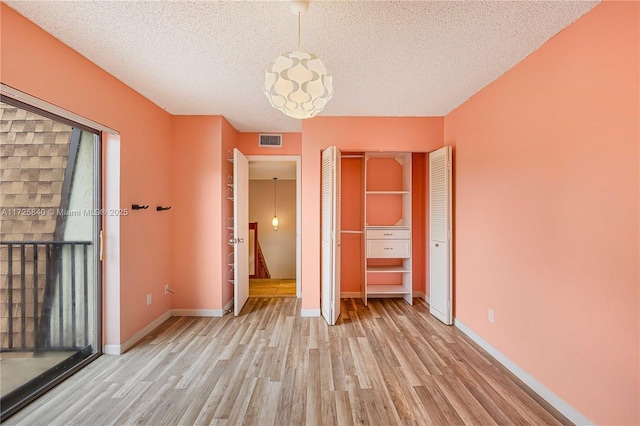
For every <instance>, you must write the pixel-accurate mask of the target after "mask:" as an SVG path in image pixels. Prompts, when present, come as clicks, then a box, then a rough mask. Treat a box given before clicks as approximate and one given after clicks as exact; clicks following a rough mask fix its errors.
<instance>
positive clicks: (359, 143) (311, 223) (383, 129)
mask: <svg viewBox="0 0 640 426" xmlns="http://www.w3.org/2000/svg"><path fill="white" fill-rule="evenodd" d="M443 137H444V118H442V117H315V118H312V119H309V120H304V121H303V122H302V283H301V284H302V309H303V313H305V312H306V313H308V314H309V315H311V314H313V313H318V312H319V310H320V154H321V151H322V150H323V149H325V148H327V147H328V146H332V145H335V146H337V147H338V148H339V149H341V150H349V151H360V152H363V151H414V152H430V151H433V150H435V149H438V148H440V147H442V146H443ZM414 237H415V234H414Z"/></svg>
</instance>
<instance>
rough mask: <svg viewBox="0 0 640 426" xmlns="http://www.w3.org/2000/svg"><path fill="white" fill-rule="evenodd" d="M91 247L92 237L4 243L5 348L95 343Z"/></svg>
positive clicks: (1, 321) (1, 348)
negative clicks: (92, 333)
mask: <svg viewBox="0 0 640 426" xmlns="http://www.w3.org/2000/svg"><path fill="white" fill-rule="evenodd" d="M92 250H93V247H92V243H91V242H89V241H2V242H0V261H1V269H2V272H1V273H0V278H1V280H2V281H0V295H2V297H1V298H0V305H1V309H0V352H27V351H29V352H30V351H33V352H40V351H67V350H78V349H82V348H85V347H87V346H88V345H89V344H90V341H91V338H92V337H93V336H91V335H90V333H91V329H90V326H91V324H92V319H91V318H92V315H93V314H94V313H93V312H92V308H91V303H89V301H90V300H92V298H93V297H95V295H94V294H93V292H94V291H95V289H94V288H93V286H92V285H91V279H90V278H91V277H92V276H93V264H92V262H91V261H90V259H92Z"/></svg>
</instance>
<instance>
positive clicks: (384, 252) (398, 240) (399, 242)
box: [367, 228, 411, 259]
mask: <svg viewBox="0 0 640 426" xmlns="http://www.w3.org/2000/svg"><path fill="white" fill-rule="evenodd" d="M367 257H370V258H396V259H406V258H409V257H411V230H409V229H392V228H386V229H367Z"/></svg>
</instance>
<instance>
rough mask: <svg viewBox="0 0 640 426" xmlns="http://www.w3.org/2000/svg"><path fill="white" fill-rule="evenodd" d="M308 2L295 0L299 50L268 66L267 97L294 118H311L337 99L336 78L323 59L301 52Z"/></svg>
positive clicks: (294, 10) (292, 7)
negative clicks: (334, 89) (302, 32)
mask: <svg viewBox="0 0 640 426" xmlns="http://www.w3.org/2000/svg"><path fill="white" fill-rule="evenodd" d="M308 8H309V2H308V1H293V2H292V4H291V10H292V11H293V12H294V13H296V14H297V15H298V50H296V51H293V52H286V53H283V54H282V55H280V56H278V57H277V58H275V59H274V60H273V62H272V63H271V64H269V66H268V67H267V72H266V74H265V79H264V94H265V96H266V97H267V99H269V103H270V104H271V106H272V107H274V108H276V109H278V110H280V111H282V112H283V113H284V114H285V115H288V116H289V117H293V118H311V117H314V116H315V115H316V114H318V113H319V112H320V111H322V110H323V109H324V108H325V107H326V106H327V102H329V99H331V97H332V96H333V77H332V75H331V72H330V71H329V70H328V69H327V67H325V66H324V64H323V63H322V61H321V60H320V58H318V56H316V55H315V54H313V53H307V52H303V51H301V50H300V16H301V15H302V14H303V13H304V12H306V11H307V9H308Z"/></svg>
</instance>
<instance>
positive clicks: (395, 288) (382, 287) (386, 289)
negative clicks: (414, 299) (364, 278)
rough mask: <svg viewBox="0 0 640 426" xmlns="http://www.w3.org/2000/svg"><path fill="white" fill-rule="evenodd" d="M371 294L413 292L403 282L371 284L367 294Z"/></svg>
mask: <svg viewBox="0 0 640 426" xmlns="http://www.w3.org/2000/svg"><path fill="white" fill-rule="evenodd" d="M370 294H371V295H373V294H411V289H410V288H406V287H404V286H403V285H402V284H369V285H368V286H367V295H370Z"/></svg>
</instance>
